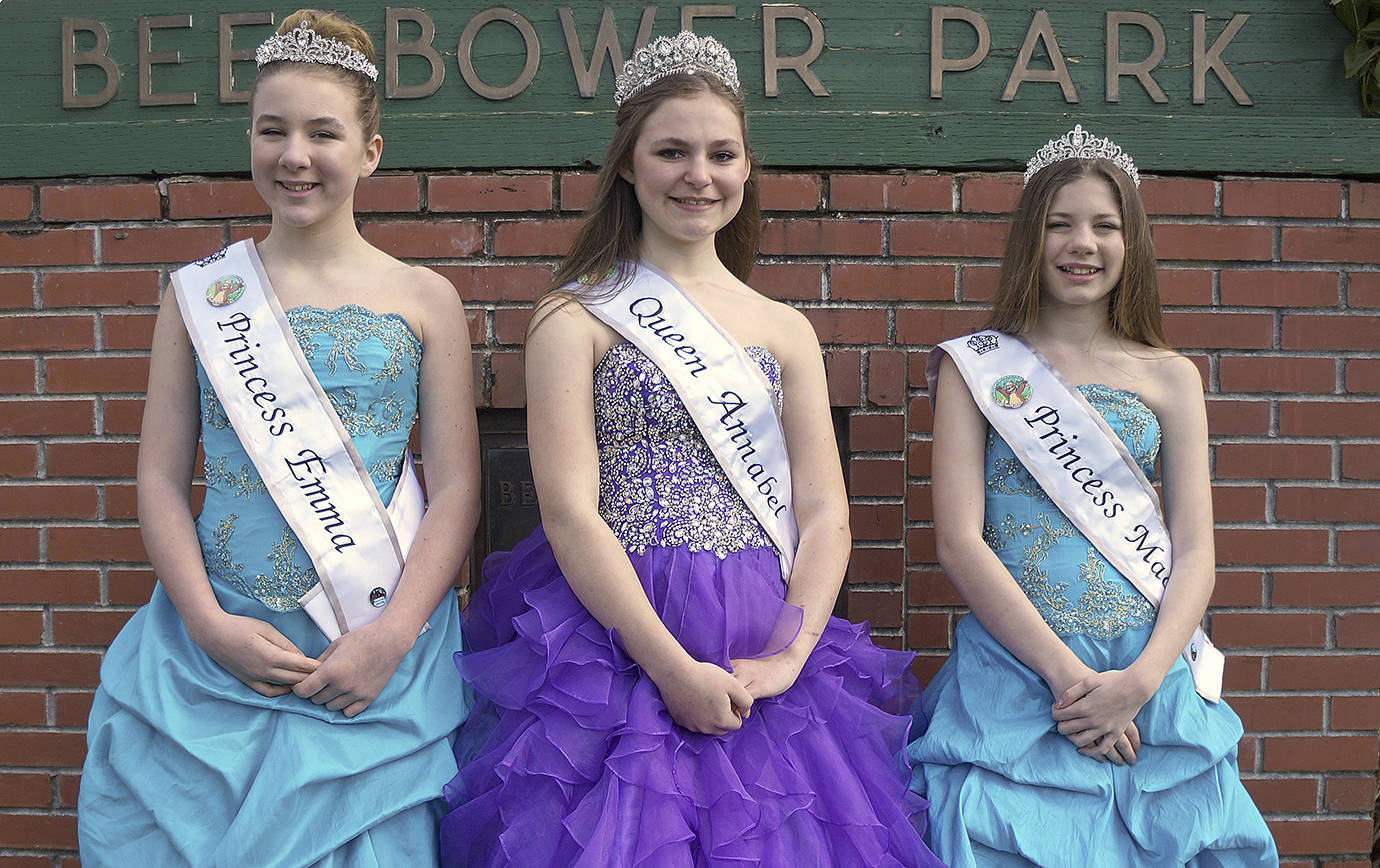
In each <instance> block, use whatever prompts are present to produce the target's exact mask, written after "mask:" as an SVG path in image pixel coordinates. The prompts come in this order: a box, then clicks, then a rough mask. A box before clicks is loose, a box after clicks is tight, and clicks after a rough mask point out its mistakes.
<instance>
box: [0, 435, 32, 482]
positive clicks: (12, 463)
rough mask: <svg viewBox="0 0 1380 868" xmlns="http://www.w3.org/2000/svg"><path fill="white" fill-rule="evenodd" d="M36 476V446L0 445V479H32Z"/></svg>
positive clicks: (20, 444)
mask: <svg viewBox="0 0 1380 868" xmlns="http://www.w3.org/2000/svg"><path fill="white" fill-rule="evenodd" d="M37 475H38V446H36V445H35V444H33V443H0V479H33V478H34V477H35V476H37Z"/></svg>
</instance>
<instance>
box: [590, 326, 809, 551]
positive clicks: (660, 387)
mask: <svg viewBox="0 0 1380 868" xmlns="http://www.w3.org/2000/svg"><path fill="white" fill-rule="evenodd" d="M747 353H748V355H749V356H751V357H752V359H753V360H754V361H756V362H757V364H758V365H760V366H761V367H762V370H763V371H764V372H765V373H766V375H767V379H768V380H769V381H770V382H771V384H772V387H773V390H774V392H775V396H776V401H777V405H778V406H780V402H781V395H782V393H781V367H780V365H779V364H778V363H777V361H776V359H775V358H773V357H772V355H771V353H769V352H768V351H767V350H766V349H764V348H762V347H748V348H747ZM594 415H595V422H596V425H595V440H596V442H597V444H598V446H599V513H600V515H601V516H603V518H604V521H606V522H607V523H608V525H609V527H610V528H612V529H613V532H614V534H615V535H616V536H617V537H618V539H619V541H620V542H622V544H623V547H624V548H625V549H627V550H628V551H633V552H637V553H639V554H640V553H642V552H645V551H646V550H647V547H648V546H679V545H685V546H688V547H689V548H690V550H691V551H712V552H715V553H716V554H717V555H718V556H719V557H725V556H726V555H728V554H729V553H730V552H736V551H741V550H743V549H747V548H761V547H766V546H770V545H771V540H770V539H769V538H768V537H767V535H766V533H765V532H764V531H763V530H762V528H761V526H760V525H758V524H757V520H756V519H755V518H753V516H752V512H751V511H750V510H749V509H748V508H747V505H746V504H744V503H743V501H742V498H740V497H739V496H738V493H737V492H736V491H734V489H733V484H732V483H731V482H729V480H728V477H727V476H725V475H724V472H723V469H722V468H721V467H720V466H719V464H718V462H717V461H716V460H715V459H714V454H713V453H712V452H711V451H710V449H709V446H708V445H707V444H706V443H705V442H704V438H703V437H701V436H700V432H699V430H698V429H697V428H696V427H695V423H694V421H693V420H692V419H691V418H690V414H689V413H688V412H687V411H686V409H685V405H684V404H682V403H681V401H680V398H679V397H678V396H677V395H676V392H675V389H674V388H673V387H672V386H671V384H670V383H669V382H668V381H667V380H666V378H665V376H663V375H662V373H661V371H660V370H659V369H658V368H657V367H656V365H655V364H653V363H652V361H651V359H649V358H647V356H645V355H644V354H643V353H642V351H641V350H639V349H637V348H636V347H635V346H633V345H632V344H627V343H624V344H615V345H614V346H613V347H612V348H610V349H609V351H608V353H606V354H605V355H604V358H603V359H601V360H600V361H599V364H598V365H597V366H596V367H595V369H594Z"/></svg>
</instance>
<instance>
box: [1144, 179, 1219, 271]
mask: <svg viewBox="0 0 1380 868" xmlns="http://www.w3.org/2000/svg"><path fill="white" fill-rule="evenodd" d="M1140 198H1141V201H1142V202H1143V203H1144V204H1145V213H1147V214H1202V215H1205V216H1209V217H1210V216H1212V215H1213V214H1215V213H1217V190H1216V187H1215V184H1214V183H1213V182H1212V181H1208V180H1198V179H1195V178H1147V177H1145V176H1141V181H1140ZM1161 255H1163V254H1161Z"/></svg>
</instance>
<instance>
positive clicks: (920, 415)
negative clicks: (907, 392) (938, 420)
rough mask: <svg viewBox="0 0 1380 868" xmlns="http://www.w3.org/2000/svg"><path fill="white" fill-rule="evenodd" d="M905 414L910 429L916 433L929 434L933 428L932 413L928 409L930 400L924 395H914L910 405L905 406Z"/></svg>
mask: <svg viewBox="0 0 1380 868" xmlns="http://www.w3.org/2000/svg"><path fill="white" fill-rule="evenodd" d="M906 411H907V412H906V415H907V416H908V417H909V419H910V425H909V427H910V430H911V431H914V432H915V433H917V434H930V433H932V432H933V430H934V414H933V413H932V412H931V411H930V400H929V398H926V397H921V396H916V397H914V398H912V399H911V400H910V405H909V406H908V407H907V408H906Z"/></svg>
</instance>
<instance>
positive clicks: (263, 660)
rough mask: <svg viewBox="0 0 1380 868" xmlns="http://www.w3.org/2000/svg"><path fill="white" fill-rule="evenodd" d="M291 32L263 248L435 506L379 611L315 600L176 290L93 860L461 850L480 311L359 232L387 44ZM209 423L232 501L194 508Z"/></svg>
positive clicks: (209, 442)
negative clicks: (464, 602)
mask: <svg viewBox="0 0 1380 868" xmlns="http://www.w3.org/2000/svg"><path fill="white" fill-rule="evenodd" d="M279 33H280V34H282V35H284V36H285V37H291V38H292V39H294V40H298V41H299V43H300V46H305V47H304V48H303V49H302V51H301V52H297V51H295V50H289V49H290V48H291V46H288V45H287V43H284V42H278V43H274V44H275V45H276V46H277V49H276V53H274V52H270V53H269V55H268V56H267V57H263V56H261V57H260V66H261V69H260V73H259V78H258V80H257V82H256V85H255V90H254V95H253V98H252V100H251V103H250V109H251V126H250V130H249V144H250V154H251V162H252V171H253V178H254V183H255V186H256V188H257V190H258V191H259V193H260V195H261V196H262V197H263V198H264V200H265V201H266V202H267V203H268V205H269V207H270V209H271V210H272V214H273V224H272V230H271V231H270V233H269V234H268V237H267V238H266V239H265V240H264V241H263V242H262V243H260V244H259V245H258V252H259V254H260V256H261V259H262V262H263V265H264V268H265V270H266V272H267V277H268V278H269V280H270V281H271V284H272V286H273V287H274V289H275V290H276V293H277V295H278V298H279V299H280V300H281V303H282V307H283V308H284V309H285V311H286V320H287V324H288V326H290V332H291V339H293V340H295V342H296V343H297V344H299V345H300V348H301V351H302V353H303V355H304V356H305V357H306V361H307V364H308V365H309V367H310V370H311V372H312V373H313V374H314V375H315V377H316V379H317V381H318V382H319V383H320V385H321V387H322V389H323V390H324V393H325V396H326V398H327V399H328V400H329V403H330V405H331V407H332V408H333V410H334V412H335V414H336V415H337V416H338V418H339V421H340V423H341V425H342V426H343V429H344V431H345V432H346V433H347V434H348V436H349V437H350V439H351V440H352V441H353V444H354V447H355V449H356V450H357V451H358V454H359V456H360V458H361V459H362V461H363V466H364V469H365V470H366V471H367V474H368V478H369V480H370V481H372V483H373V485H374V487H375V488H376V489H377V492H378V495H379V497H380V498H381V500H382V501H383V502H384V503H387V502H388V501H389V500H390V498H391V496H392V494H393V490H394V487H395V485H396V484H397V482H398V479H399V471H400V468H401V467H402V465H403V463H404V460H405V457H406V454H407V451H408V449H409V446H408V441H409V436H410V434H411V433H412V431H413V429H414V423H417V424H416V427H417V428H418V429H419V431H420V438H421V446H422V452H423V454H424V456H425V464H426V482H427V489H428V495H429V510H428V511H427V513H426V517H425V518H424V519H423V520H422V523H421V525H420V527H419V529H418V533H417V537H416V540H415V541H414V542H413V545H412V548H411V551H410V553H409V557H408V559H407V561H406V566H405V568H404V570H403V574H402V578H401V580H400V581H399V583H398V585H397V587H396V589H395V590H394V591H393V592H392V594H391V597H390V598H389V599H388V601H387V605H386V607H384V608H383V609H382V612H381V614H380V615H379V617H378V619H377V620H375V621H373V622H372V623H369V624H367V625H365V626H361V627H357V628H356V629H353V630H351V631H349V632H346V633H345V634H344V635H343V636H342V637H341V638H339V639H336V640H335V641H333V642H332V641H328V639H327V638H326V636H325V635H324V634H323V632H322V630H321V629H319V628H318V627H317V626H316V624H315V623H314V622H313V621H312V620H311V619H310V618H309V617H308V616H307V614H306V613H305V612H304V611H303V609H302V608H301V607H300V605H299V602H298V600H299V598H300V597H301V596H302V595H303V594H304V593H306V592H307V591H308V590H309V589H311V588H312V587H313V586H314V585H316V583H317V574H316V571H315V569H314V567H313V563H312V561H311V559H309V558H308V557H307V556H306V555H305V554H304V553H303V549H302V545H301V543H300V540H299V539H298V537H297V536H296V535H295V534H294V533H293V531H292V529H291V528H290V527H289V526H288V524H287V522H286V520H285V519H284V517H283V514H282V513H281V512H280V511H279V509H278V507H277V506H276V505H275V502H274V500H273V499H272V498H271V497H270V495H269V493H268V489H267V487H266V485H265V482H264V480H263V479H262V478H261V477H260V475H259V472H258V471H257V470H256V468H255V464H254V463H253V462H252V461H251V459H250V456H249V454H248V453H247V452H246V449H245V446H244V445H243V444H242V443H241V441H240V439H239V437H237V436H236V433H235V431H234V430H233V429H232V428H231V427H230V423H229V420H228V418H227V415H226V410H225V407H224V406H223V405H222V403H221V400H220V399H219V398H218V397H217V394H216V392H215V391H214V390H213V389H212V387H211V383H210V380H209V379H208V377H207V373H206V370H205V369H204V368H203V366H202V360H201V359H200V358H198V357H197V356H196V355H195V354H194V352H193V350H192V346H191V344H190V342H189V336H188V332H187V330H186V329H185V328H184V325H183V322H182V318H181V315H180V313H179V309H178V301H177V297H176V295H175V294H174V293H173V292H172V291H169V292H168V293H167V296H166V298H165V300H164V302H163V308H162V311H161V312H160V314H159V317H158V322H157V326H156V328H155V333H154V340H153V353H152V360H151V364H150V374H149V389H148V399H147V403H146V405H145V415H144V425H143V434H142V438H141V441H140V450H139V469H138V488H139V517H140V524H141V529H142V532H143V538H144V544H145V546H146V548H147V550H148V553H149V560H150V561H151V563H152V565H153V568H154V571H155V572H156V574H157V576H158V585H157V587H156V588H155V589H154V592H153V597H152V599H151V600H150V601H149V603H148V605H146V606H144V607H143V608H141V609H139V610H138V611H137V612H136V613H135V614H134V616H133V617H132V618H131V619H130V621H129V623H128V624H127V625H126V626H125V628H124V629H123V630H122V631H121V633H120V635H119V636H118V637H117V638H116V639H115V641H114V643H113V644H112V645H111V647H110V649H109V651H108V652H107V653H106V656H105V661H104V665H103V666H102V669H101V686H100V689H99V690H98V691H97V694H96V698H95V702H94V704H93V706H92V710H91V719H90V724H89V727H88V730H87V741H88V754H87V759H86V765H85V768H84V769H83V774H82V780H81V795H80V800H79V805H78V810H79V815H78V831H79V837H80V844H81V858H82V864H83V865H86V866H120V868H128V866H160V868H161V866H175V865H195V866H245V865H253V866H278V865H281V866H304V865H319V866H347V865H348V866H374V865H386V866H393V865H408V866H414V865H430V864H435V863H436V861H437V845H436V826H437V822H438V820H439V817H440V815H441V813H442V808H443V802H441V801H440V796H441V788H442V786H443V785H444V784H445V783H446V781H448V780H449V779H450V778H451V776H453V775H454V774H455V771H456V766H455V761H454V759H453V756H452V747H451V746H452V741H453V738H454V731H455V729H456V727H457V726H458V724H459V723H460V721H461V719H462V718H463V716H464V709H465V701H464V693H463V688H462V684H461V681H460V678H459V675H458V673H457V672H456V671H455V668H454V666H453V664H452V662H451V658H452V655H453V654H454V653H455V652H456V651H458V650H460V648H461V643H460V622H459V613H458V611H457V607H456V603H455V598H454V596H453V593H452V590H451V587H452V584H453V581H454V576H455V574H456V573H457V571H458V569H459V567H460V564H461V563H462V561H463V559H464V557H465V553H466V549H467V547H468V540H469V539H471V538H472V535H473V531H474V527H475V522H476V516H477V510H478V503H477V496H476V492H477V479H478V450H477V443H476V430H475V418H474V411H473V401H472V398H471V387H470V363H469V340H468V336H467V334H466V331H465V328H464V322H465V317H464V312H463V310H462V309H461V305H460V302H459V300H458V299H457V297H456V294H455V291H454V289H453V288H452V287H451V286H450V284H449V283H448V282H447V281H445V280H444V279H443V278H441V277H440V276H438V275H437V274H435V273H433V272H431V271H428V270H426V269H424V268H416V267H412V266H408V265H404V264H403V263H401V262H398V261H397V260H395V259H393V258H392V257H390V256H387V255H386V254H384V253H382V252H380V251H378V250H376V249H374V248H373V247H371V246H370V245H369V244H367V243H366V242H365V241H364V239H363V238H361V237H360V235H359V232H358V230H357V229H356V227H355V222H354V213H353V211H354V209H353V203H354V191H355V186H356V184H357V182H358V181H359V180H360V179H361V178H363V177H365V176H367V175H369V174H370V173H371V172H372V171H373V170H374V168H375V167H376V166H377V165H378V160H379V156H380V152H381V149H382V139H381V138H380V136H379V135H378V131H377V129H378V106H379V103H378V96H377V94H376V92H375V90H374V84H373V81H372V78H371V77H370V75H369V72H368V71H370V70H373V65H372V56H373V51H372V47H371V46H370V44H369V40H368V37H367V36H366V35H365V34H364V33H363V31H361V30H359V28H357V27H355V26H354V25H353V24H350V23H349V22H348V21H345V20H343V19H342V18H340V17H338V16H334V15H329V14H318V13H313V12H310V11H306V12H304V13H298V14H294V15H292V16H290V17H288V18H287V19H286V20H285V21H284V22H283V24H282V26H281V27H280V28H279ZM265 45H268V43H265ZM313 48H314V49H316V51H315V53H311V54H308V53H306V52H307V51H308V49H313ZM326 49H329V50H326ZM227 300H228V299H227V298H224V297H216V298H215V299H212V298H210V297H209V296H208V299H207V301H208V302H209V303H211V304H217V303H225V302H226V301H227ZM249 384H250V381H246V383H245V385H246V387H248V386H249ZM268 403H269V404H271V399H270V400H269V402H268ZM419 404H420V405H423V406H424V407H425V411H424V414H423V415H422V417H421V420H420V422H419V423H418V422H417V420H418V406H419ZM265 412H271V411H270V410H268V409H267V405H265ZM198 440H199V441H200V443H201V445H202V446H203V448H204V453H205V463H204V473H205V480H206V495H205V502H204V504H203V505H202V507H201V510H200V513H199V514H196V515H194V513H193V510H192V507H191V504H190V502H189V494H190V491H191V482H192V473H193V463H194V460H195V456H196V452H197V443H198ZM428 623H429V629H427V630H425V631H424V632H423V625H424V624H428Z"/></svg>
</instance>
